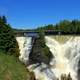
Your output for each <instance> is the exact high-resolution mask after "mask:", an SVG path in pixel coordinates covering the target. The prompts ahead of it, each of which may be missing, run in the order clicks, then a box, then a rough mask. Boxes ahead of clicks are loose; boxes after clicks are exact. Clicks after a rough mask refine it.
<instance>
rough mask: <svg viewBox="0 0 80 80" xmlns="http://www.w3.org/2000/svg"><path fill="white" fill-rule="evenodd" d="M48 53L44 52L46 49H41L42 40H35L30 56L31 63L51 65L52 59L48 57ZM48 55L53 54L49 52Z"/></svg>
mask: <svg viewBox="0 0 80 80" xmlns="http://www.w3.org/2000/svg"><path fill="white" fill-rule="evenodd" d="M45 46H46V45H45ZM46 53H47V52H46V51H45V50H44V47H41V42H40V38H34V43H33V47H32V51H31V53H30V54H29V62H30V63H31V64H34V63H39V64H41V63H42V62H43V63H45V64H49V62H50V57H49V56H48V55H46ZM48 54H51V52H50V51H49V53H48Z"/></svg>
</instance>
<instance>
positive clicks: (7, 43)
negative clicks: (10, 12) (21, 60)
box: [0, 16, 19, 56]
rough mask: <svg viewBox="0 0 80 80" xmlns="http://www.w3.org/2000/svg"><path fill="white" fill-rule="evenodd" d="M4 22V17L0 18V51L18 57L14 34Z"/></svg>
mask: <svg viewBox="0 0 80 80" xmlns="http://www.w3.org/2000/svg"><path fill="white" fill-rule="evenodd" d="M6 22H7V21H6V18H5V17H4V16H3V17H1V18H0V51H4V52H5V53H7V54H11V55H15V56H19V47H18V43H17V41H16V38H15V36H14V32H13V30H12V28H11V26H10V25H9V24H7V23H6Z"/></svg>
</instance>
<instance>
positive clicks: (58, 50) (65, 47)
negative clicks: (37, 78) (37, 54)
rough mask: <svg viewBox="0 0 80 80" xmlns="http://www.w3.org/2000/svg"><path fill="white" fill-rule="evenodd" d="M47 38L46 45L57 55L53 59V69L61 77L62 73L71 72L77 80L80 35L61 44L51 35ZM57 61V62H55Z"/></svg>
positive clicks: (74, 79)
mask: <svg viewBox="0 0 80 80" xmlns="http://www.w3.org/2000/svg"><path fill="white" fill-rule="evenodd" d="M45 38H46V45H47V46H48V47H49V48H50V51H51V52H52V54H53V55H54V56H55V58H54V59H53V60H52V62H51V65H52V71H53V72H54V73H55V76H56V77H58V78H60V76H61V74H67V75H68V74H69V73H70V74H71V77H72V79H73V80H77V70H78V61H79V59H80V37H75V38H73V37H71V38H70V39H69V40H68V41H67V42H66V43H64V44H60V43H59V42H58V41H56V40H55V39H53V38H51V37H45ZM54 62H55V63H54Z"/></svg>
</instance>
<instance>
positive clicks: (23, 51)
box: [16, 37, 32, 64]
mask: <svg viewBox="0 0 80 80" xmlns="http://www.w3.org/2000/svg"><path fill="white" fill-rule="evenodd" d="M16 39H17V41H18V44H19V49H20V56H19V59H20V61H22V62H23V63H25V64H27V61H28V60H29V53H30V51H31V48H32V44H31V41H32V38H31V37H16Z"/></svg>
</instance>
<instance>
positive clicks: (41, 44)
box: [39, 32, 53, 62]
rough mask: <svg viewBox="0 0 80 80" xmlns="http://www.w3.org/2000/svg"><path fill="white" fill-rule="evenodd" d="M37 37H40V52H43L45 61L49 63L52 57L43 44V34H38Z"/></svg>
mask: <svg viewBox="0 0 80 80" xmlns="http://www.w3.org/2000/svg"><path fill="white" fill-rule="evenodd" d="M39 36H40V39H39V44H40V46H41V48H42V51H43V53H44V55H45V57H46V59H47V61H48V62H50V61H51V60H52V58H53V55H52V53H51V52H50V50H49V48H48V47H47V46H46V44H45V38H44V36H45V35H44V33H43V32H40V33H39Z"/></svg>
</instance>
